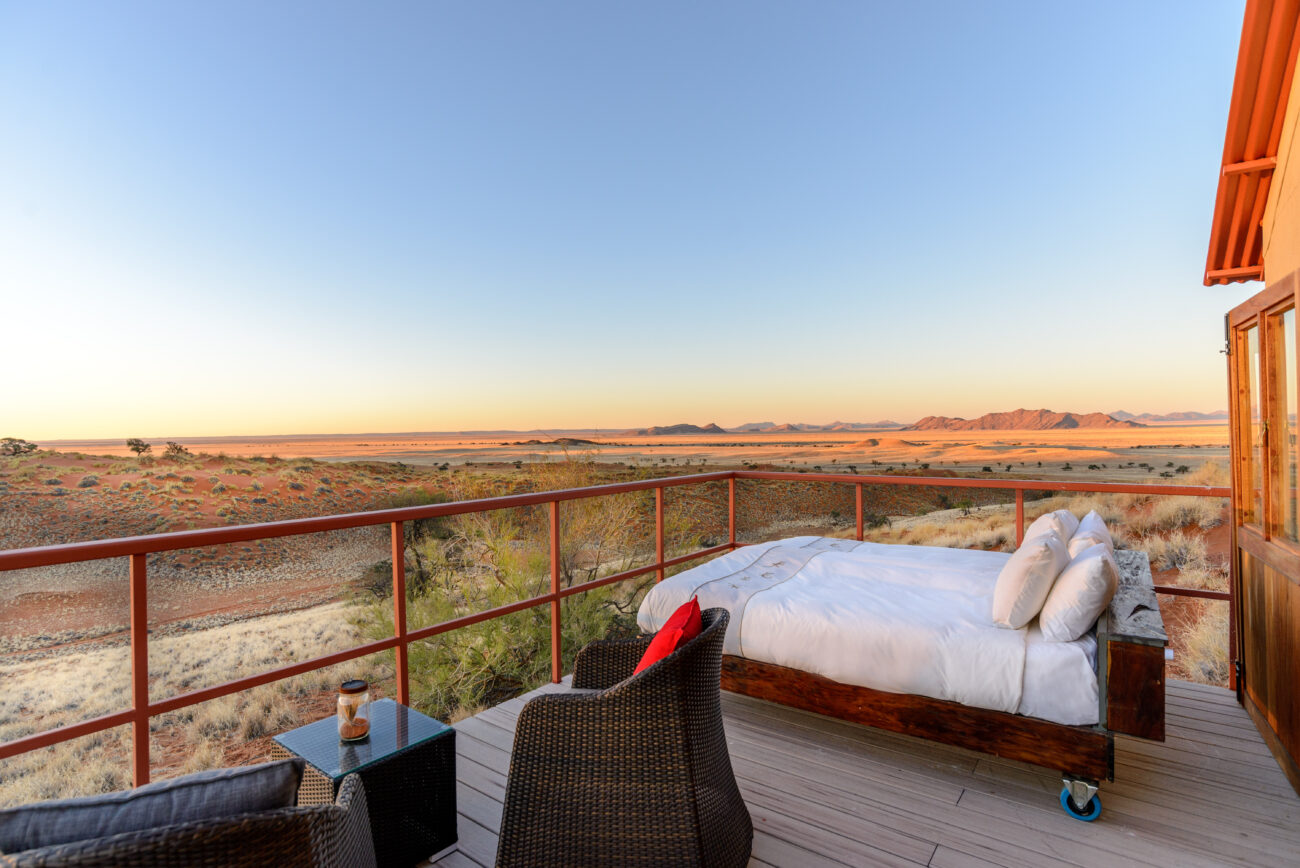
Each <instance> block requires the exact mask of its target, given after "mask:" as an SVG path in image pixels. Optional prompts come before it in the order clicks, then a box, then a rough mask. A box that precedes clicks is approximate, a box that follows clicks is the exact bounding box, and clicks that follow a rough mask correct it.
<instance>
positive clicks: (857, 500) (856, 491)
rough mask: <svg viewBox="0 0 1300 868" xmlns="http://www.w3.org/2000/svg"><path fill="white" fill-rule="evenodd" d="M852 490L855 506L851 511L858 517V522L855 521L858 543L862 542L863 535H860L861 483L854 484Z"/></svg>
mask: <svg viewBox="0 0 1300 868" xmlns="http://www.w3.org/2000/svg"><path fill="white" fill-rule="evenodd" d="M853 489H854V492H853V494H854V497H853V502H854V503H855V504H856V506H854V509H853V511H854V512H855V513H857V516H858V520H857V524H858V536H857V540H858V542H862V536H863V534H862V483H861V482H858V483H855V484H854V486H853Z"/></svg>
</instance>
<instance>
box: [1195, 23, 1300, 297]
mask: <svg viewBox="0 0 1300 868" xmlns="http://www.w3.org/2000/svg"><path fill="white" fill-rule="evenodd" d="M1297 28H1300V0H1247V2H1246V15H1245V20H1244V21H1243V22H1242V26H1241V48H1240V49H1239V51H1238V53H1237V73H1236V76H1235V77H1234V79H1233V83H1232V104H1231V106H1230V107H1229V109H1228V131H1227V134H1226V135H1225V136H1224V142H1223V166H1222V169H1221V170H1220V173H1219V191H1218V195H1217V196H1216V197H1215V200H1214V222H1213V224H1212V226H1211V227H1210V250H1209V255H1208V256H1207V257H1206V260H1205V285H1206V286H1212V285H1214V284H1216V283H1234V282H1238V281H1246V280H1263V279H1264V253H1263V244H1264V239H1263V237H1262V233H1261V230H1260V222H1261V221H1262V220H1263V219H1264V206H1265V205H1266V204H1267V203H1268V188H1269V184H1270V183H1271V182H1272V180H1273V168H1274V166H1276V165H1277V148H1278V141H1279V140H1280V139H1281V137H1282V121H1283V119H1284V118H1285V117H1286V105H1287V98H1288V97H1289V96H1290V91H1291V81H1292V79H1293V78H1294V76H1295V64H1296V48H1297V47H1300V33H1298V32H1297Z"/></svg>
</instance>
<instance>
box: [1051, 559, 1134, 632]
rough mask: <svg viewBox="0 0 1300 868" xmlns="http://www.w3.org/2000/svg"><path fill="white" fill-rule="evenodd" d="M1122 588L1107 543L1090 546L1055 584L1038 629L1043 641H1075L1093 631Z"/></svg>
mask: <svg viewBox="0 0 1300 868" xmlns="http://www.w3.org/2000/svg"><path fill="white" fill-rule="evenodd" d="M1118 587H1119V566H1118V565H1116V563H1115V558H1114V557H1112V556H1111V553H1110V550H1109V549H1107V548H1106V546H1105V544H1104V543H1096V544H1095V545H1092V546H1089V547H1088V548H1087V549H1084V551H1083V552H1081V553H1080V554H1079V556H1078V557H1076V558H1074V560H1072V561H1070V563H1069V564H1068V565H1067V566H1066V568H1065V569H1064V570H1063V571H1062V572H1061V575H1060V576H1059V577H1058V578H1057V580H1056V584H1054V585H1052V590H1051V593H1049V594H1048V595H1047V602H1046V603H1043V611H1042V612H1041V613H1039V615H1038V626H1039V628H1041V629H1042V631H1043V638H1044V639H1048V640H1050V641H1052V642H1072V641H1074V640H1075V639H1078V638H1079V637H1080V636H1082V635H1083V634H1084V633H1087V632H1088V631H1089V630H1090V629H1092V625H1093V623H1094V622H1095V621H1096V620H1097V617H1098V616H1099V615H1101V613H1102V612H1103V611H1105V609H1106V607H1107V606H1109V605H1110V600H1111V598H1112V597H1114V596H1115V589H1116V588H1118Z"/></svg>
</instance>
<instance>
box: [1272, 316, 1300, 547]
mask: <svg viewBox="0 0 1300 868" xmlns="http://www.w3.org/2000/svg"><path fill="white" fill-rule="evenodd" d="M1265 337H1266V338H1267V342H1268V358H1267V371H1268V374H1267V377H1268V389H1267V392H1268V395H1269V402H1268V413H1267V419H1268V422H1267V429H1266V431H1267V433H1266V436H1265V443H1266V444H1267V447H1268V450H1269V457H1268V466H1269V468H1270V471H1269V474H1268V476H1269V502H1270V503H1271V504H1273V509H1272V513H1273V515H1272V518H1271V520H1270V522H1269V532H1270V533H1271V534H1272V535H1273V536H1277V537H1282V538H1284V539H1289V540H1291V541H1292V542H1297V541H1300V534H1298V533H1297V526H1296V524H1297V523H1296V383H1295V375H1294V372H1295V370H1296V335H1295V308H1291V309H1290V310H1286V311H1283V312H1282V313H1278V314H1274V315H1272V316H1270V317H1269V320H1268V334H1267V335H1266V336H1265Z"/></svg>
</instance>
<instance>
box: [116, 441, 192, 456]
mask: <svg viewBox="0 0 1300 868" xmlns="http://www.w3.org/2000/svg"><path fill="white" fill-rule="evenodd" d="M128 445H129V444H128ZM133 448H134V447H133ZM145 448H148V444H145ZM189 454H190V450H188V449H186V448H185V447H184V446H182V445H181V444H179V443H174V442H172V441H171V440H168V441H167V450H166V451H165V452H163V457H164V458H186V457H188V456H189Z"/></svg>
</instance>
